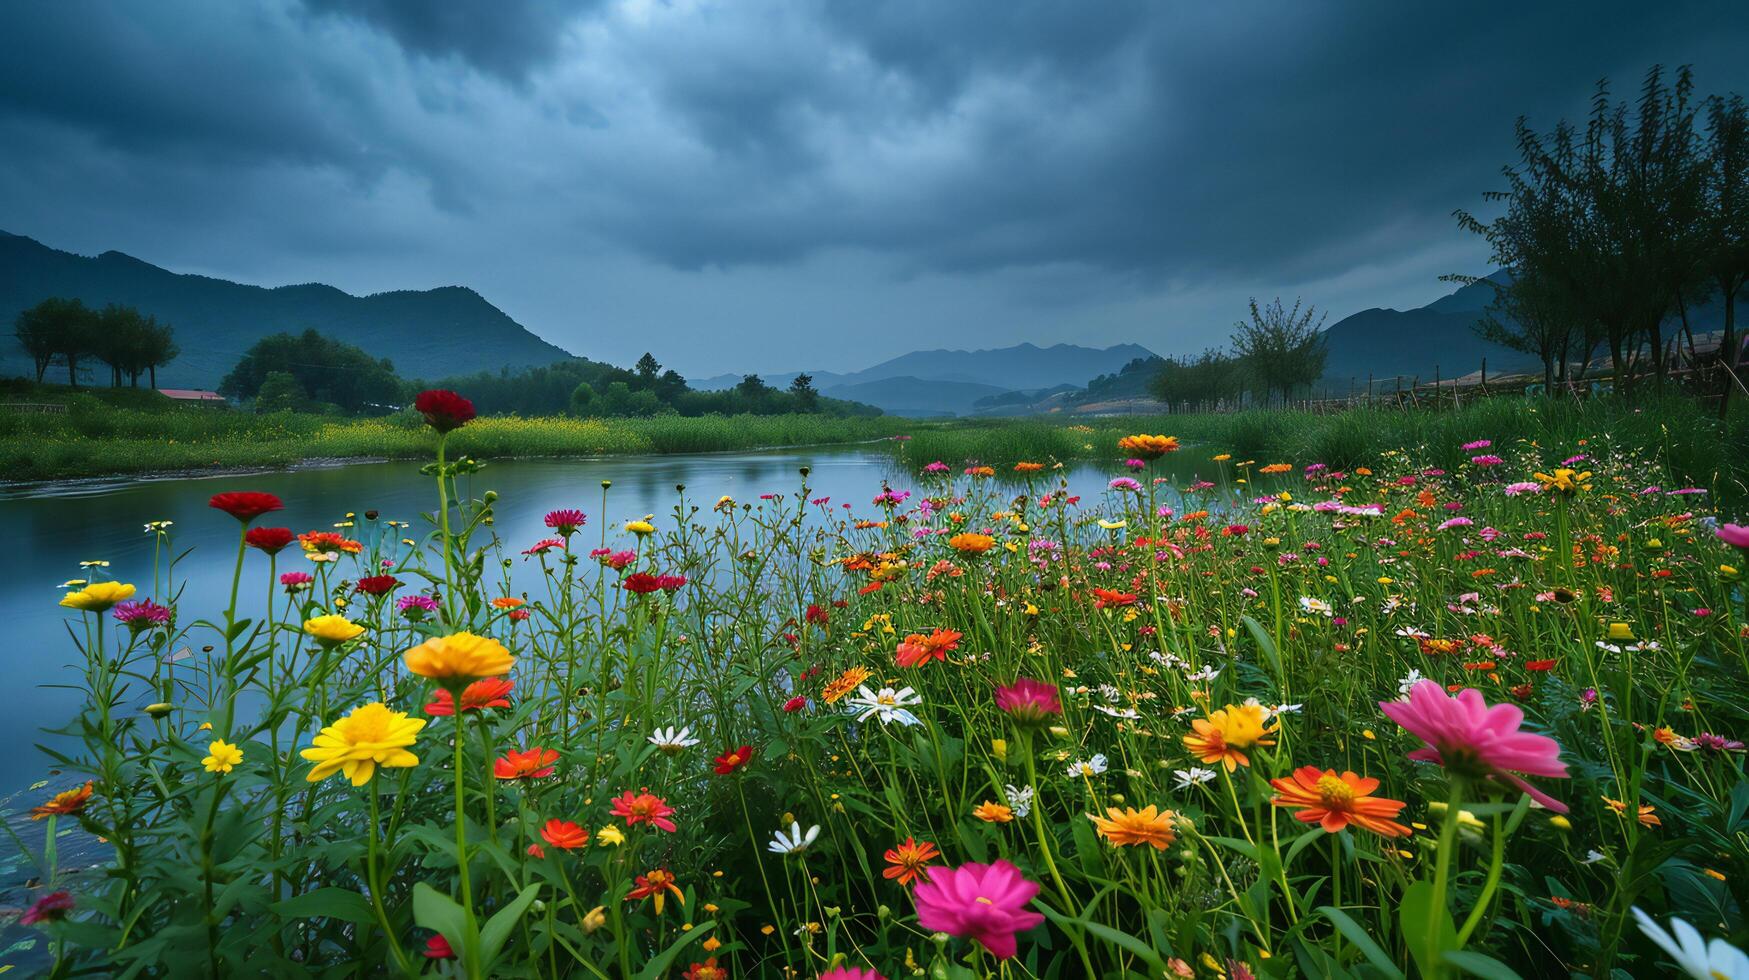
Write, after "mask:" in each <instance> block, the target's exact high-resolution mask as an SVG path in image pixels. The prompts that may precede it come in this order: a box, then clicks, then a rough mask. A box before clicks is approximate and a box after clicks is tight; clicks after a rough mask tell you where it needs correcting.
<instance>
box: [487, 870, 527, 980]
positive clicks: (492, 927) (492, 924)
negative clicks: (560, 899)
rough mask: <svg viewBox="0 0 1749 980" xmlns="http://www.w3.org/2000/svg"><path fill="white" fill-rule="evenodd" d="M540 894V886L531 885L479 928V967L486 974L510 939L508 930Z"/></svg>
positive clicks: (514, 926) (514, 925)
mask: <svg viewBox="0 0 1749 980" xmlns="http://www.w3.org/2000/svg"><path fill="white" fill-rule="evenodd" d="M539 894H540V885H539V884H533V885H529V886H528V887H527V888H524V889H523V890H522V894H520V895H518V896H516V898H515V899H513V900H512V901H511V902H510V904H509V905H506V906H504V907H503V908H501V909H499V910H498V911H497V912H495V913H493V915H492V917H491V918H490V919H487V920H486V924H485V925H484V926H482V927H481V928H480V966H481V967H482V968H484V969H485V970H486V971H487V972H488V973H490V972H491V969H492V961H493V960H496V959H497V958H498V951H499V950H501V949H503V948H504V943H505V942H506V941H507V940H509V939H510V930H512V929H514V928H516V923H517V922H518V921H519V920H521V918H522V914H523V913H524V912H526V911H528V907H529V906H530V905H532V904H534V898H535V896H536V895H539Z"/></svg>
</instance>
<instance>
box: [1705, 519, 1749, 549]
mask: <svg viewBox="0 0 1749 980" xmlns="http://www.w3.org/2000/svg"><path fill="white" fill-rule="evenodd" d="M1713 533H1714V534H1716V535H1718V538H1719V540H1720V541H1723V542H1724V543H1726V544H1728V545H1730V546H1732V547H1734V548H1749V527H1744V526H1742V525H1741V524H1721V525H1719V526H1718V527H1717V528H1716V529H1714V530H1713Z"/></svg>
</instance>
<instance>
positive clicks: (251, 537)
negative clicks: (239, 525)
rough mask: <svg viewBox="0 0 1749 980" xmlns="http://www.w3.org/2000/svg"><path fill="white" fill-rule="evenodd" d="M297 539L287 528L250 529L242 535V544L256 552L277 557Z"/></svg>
mask: <svg viewBox="0 0 1749 980" xmlns="http://www.w3.org/2000/svg"><path fill="white" fill-rule="evenodd" d="M297 538H298V536H297V535H295V534H293V533H292V530H291V528H289V527H252V528H250V529H249V532H248V533H247V534H245V535H243V543H244V544H247V545H248V546H249V547H251V548H254V549H256V550H258V551H262V552H265V553H267V554H270V555H277V554H279V552H280V550H281V549H282V548H284V547H285V546H286V545H288V544H291V543H292V542H293V541H296V540H297Z"/></svg>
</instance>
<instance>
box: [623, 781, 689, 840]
mask: <svg viewBox="0 0 1749 980" xmlns="http://www.w3.org/2000/svg"><path fill="white" fill-rule="evenodd" d="M613 815H614V816H616V817H624V818H625V821H626V826H627V827H636V826H637V825H638V824H641V823H647V824H649V825H650V826H652V827H655V828H656V829H657V830H666V831H667V832H669V833H670V834H672V833H674V831H676V830H678V829H679V828H678V827H676V826H675V824H674V821H672V820H670V819H668V818H669V817H671V816H673V815H674V808H673V807H671V806H669V805H668V801H667V800H664V799H662V798H661V797H659V796H656V795H655V794H653V793H638V794H637V795H636V796H634V795H632V793H631V791H630V790H627V791H626V792H624V793H621V794H620V795H618V796H616V797H614V799H613Z"/></svg>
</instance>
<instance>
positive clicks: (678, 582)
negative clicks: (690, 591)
mask: <svg viewBox="0 0 1749 980" xmlns="http://www.w3.org/2000/svg"><path fill="white" fill-rule="evenodd" d="M685 584H686V576H684V575H658V576H656V586H657V587H658V588H660V589H661V590H662V591H663V592H666V593H668V594H670V595H672V594H674V593H675V592H678V591H679V590H680V587H681V586H683V585H685Z"/></svg>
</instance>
